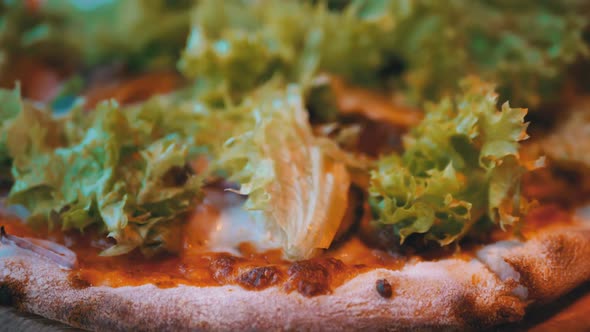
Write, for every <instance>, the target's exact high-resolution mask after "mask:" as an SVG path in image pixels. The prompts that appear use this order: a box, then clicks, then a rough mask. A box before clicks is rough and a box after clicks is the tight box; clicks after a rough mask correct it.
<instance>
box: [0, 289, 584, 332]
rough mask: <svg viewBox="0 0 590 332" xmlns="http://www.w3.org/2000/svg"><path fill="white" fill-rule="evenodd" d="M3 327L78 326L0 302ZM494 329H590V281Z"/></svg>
mask: <svg viewBox="0 0 590 332" xmlns="http://www.w3.org/2000/svg"><path fill="white" fill-rule="evenodd" d="M0 331H7V332H8V331H10V332H13V331H23V332H57V331H79V330H78V329H75V328H72V327H69V326H66V325H64V324H61V323H58V322H54V321H50V320H48V319H44V318H42V317H39V316H34V315H29V314H23V313H20V312H17V311H16V310H14V309H13V308H9V307H2V306H0ZM492 331H533V332H545V331H548V332H550V331H560V332H576V331H590V282H588V283H586V284H585V285H582V286H580V287H578V288H577V289H575V290H574V291H572V292H571V293H569V294H567V295H566V296H564V297H562V298H561V299H559V300H557V301H555V302H553V303H550V304H547V305H544V306H539V307H536V308H532V310H531V311H530V312H529V313H528V314H527V315H526V317H525V320H524V321H523V322H522V323H519V324H510V325H504V326H500V327H496V328H494V329H492Z"/></svg>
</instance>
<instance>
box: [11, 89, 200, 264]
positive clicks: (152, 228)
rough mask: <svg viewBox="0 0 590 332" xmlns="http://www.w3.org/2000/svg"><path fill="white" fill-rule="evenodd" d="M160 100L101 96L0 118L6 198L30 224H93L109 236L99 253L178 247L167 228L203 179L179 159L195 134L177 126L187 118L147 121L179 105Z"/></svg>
mask: <svg viewBox="0 0 590 332" xmlns="http://www.w3.org/2000/svg"><path fill="white" fill-rule="evenodd" d="M163 104H167V105H168V103H165V102H164V101H162V100H161V101H160V102H158V99H155V100H154V101H152V102H148V103H146V104H143V105H139V106H135V107H132V108H129V109H123V108H121V107H119V106H118V105H117V104H116V103H115V102H105V103H103V104H101V105H100V106H99V107H98V108H97V109H95V110H93V111H92V112H90V113H88V114H82V109H81V108H77V109H75V110H73V111H72V113H70V114H67V115H65V116H63V117H60V118H55V117H53V116H52V115H51V113H49V112H46V111H40V110H35V109H33V108H32V107H30V105H25V106H21V107H20V110H19V113H18V114H17V115H16V117H15V118H14V120H12V121H2V123H3V128H2V129H3V131H2V132H1V133H2V134H3V136H2V137H6V138H7V140H6V146H8V151H9V153H8V154H9V157H10V158H11V160H12V176H13V179H14V184H13V186H12V188H11V190H10V194H9V202H10V203H12V204H21V205H23V206H25V207H26V208H27V209H28V210H29V212H30V217H29V221H30V222H38V223H49V225H59V226H60V227H61V229H63V230H68V229H79V230H84V229H86V228H87V227H88V226H89V225H93V224H96V225H99V226H101V228H102V229H103V230H104V231H105V232H106V233H108V236H110V237H112V238H114V239H115V240H116V245H115V246H113V247H111V248H109V249H107V250H106V251H105V252H104V253H103V254H105V255H120V254H124V253H127V252H129V251H131V250H133V249H135V248H139V249H140V250H141V251H142V252H143V253H144V254H146V255H152V254H155V253H157V252H161V251H171V252H174V251H176V250H178V246H179V240H178V239H179V238H178V237H174V234H176V235H178V232H179V231H180V225H181V222H182V218H181V217H182V215H183V214H184V213H186V212H187V211H188V210H189V209H190V208H191V207H192V206H193V204H194V202H195V200H196V199H197V198H198V197H199V193H200V186H201V177H200V176H197V175H195V174H193V172H192V169H191V168H190V167H188V166H187V165H188V163H189V161H190V160H191V158H192V157H193V156H194V155H193V154H191V153H190V148H191V144H193V142H194V139H195V138H194V137H195V136H194V135H193V136H188V135H186V136H184V135H182V132H179V131H177V130H176V128H178V126H180V123H178V122H177V121H182V120H186V117H185V118H181V117H180V116H179V118H180V119H179V120H176V121H175V120H174V119H169V120H168V121H161V122H158V121H150V120H149V119H158V118H160V119H161V118H164V117H165V116H170V115H171V114H172V113H173V112H174V111H176V112H177V113H178V114H179V115H182V114H183V112H187V110H186V108H183V107H180V106H178V107H172V106H174V105H168V106H170V107H158V106H163ZM21 105H22V104H21ZM4 113H11V112H3V115H4ZM187 113H190V112H187ZM192 114H193V117H199V116H200V115H199V113H198V112H193V113H192ZM2 120H4V118H3V119H2ZM5 124H7V125H6V126H4V125H5ZM189 128H190V126H189V127H187V128H186V130H189ZM52 131H54V133H52ZM4 133H7V134H8V135H6V136H5V135H4Z"/></svg>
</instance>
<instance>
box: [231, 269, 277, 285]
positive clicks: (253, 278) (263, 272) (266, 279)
mask: <svg viewBox="0 0 590 332" xmlns="http://www.w3.org/2000/svg"><path fill="white" fill-rule="evenodd" d="M280 279H281V272H280V271H279V270H278V269H277V268H276V267H274V266H262V267H256V268H253V269H251V270H249V271H247V272H244V273H242V274H240V275H239V276H238V280H237V281H238V283H239V284H240V285H241V286H242V287H244V288H246V289H264V288H267V287H269V286H272V285H275V284H277V283H278V282H279V281H280Z"/></svg>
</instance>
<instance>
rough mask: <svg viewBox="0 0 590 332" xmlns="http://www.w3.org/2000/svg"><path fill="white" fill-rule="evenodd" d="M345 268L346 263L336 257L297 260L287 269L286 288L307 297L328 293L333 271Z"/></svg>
mask: <svg viewBox="0 0 590 332" xmlns="http://www.w3.org/2000/svg"><path fill="white" fill-rule="evenodd" d="M344 268H345V267H344V263H342V262H341V261H340V260H338V259H334V258H328V259H316V260H305V261H299V262H295V263H293V264H292V265H291V266H290V267H289V269H288V270H287V275H288V276H289V279H288V281H287V283H286V285H285V288H286V290H287V291H291V290H296V291H298V292H299V293H301V294H302V295H304V296H307V297H312V296H316V295H322V294H328V293H330V292H331V288H330V281H331V275H332V273H335V272H340V271H342V270H343V269H344Z"/></svg>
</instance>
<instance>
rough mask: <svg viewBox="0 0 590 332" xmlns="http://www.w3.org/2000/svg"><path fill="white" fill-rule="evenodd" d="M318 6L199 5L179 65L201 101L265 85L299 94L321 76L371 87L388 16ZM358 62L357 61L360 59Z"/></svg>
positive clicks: (234, 0) (240, 0)
mask: <svg viewBox="0 0 590 332" xmlns="http://www.w3.org/2000/svg"><path fill="white" fill-rule="evenodd" d="M363 8H364V7H361V8H359V6H347V8H346V9H345V10H343V11H342V12H333V11H330V10H329V9H327V8H326V6H325V5H324V3H323V2H319V3H318V4H315V5H314V4H310V3H307V2H301V1H274V0H273V1H260V2H258V1H255V2H251V1H244V0H230V1H214V0H206V1H200V2H199V4H198V5H197V6H196V8H195V12H194V18H193V26H192V29H191V33H190V36H189V39H188V42H187V46H186V49H185V50H184V52H183V55H182V59H181V62H180V64H179V66H180V69H181V71H182V72H183V73H184V74H185V75H186V76H187V77H189V78H195V79H196V81H197V83H196V84H197V89H198V90H199V91H200V92H201V93H202V94H203V95H204V96H207V97H208V98H212V99H215V98H220V97H221V96H223V93H229V94H231V95H232V96H234V97H238V98H240V97H242V96H243V95H244V94H246V93H247V92H248V91H252V90H254V89H255V88H256V87H258V86H261V85H263V84H264V83H265V82H267V81H269V80H270V79H271V78H281V79H284V80H285V81H287V82H298V83H301V84H303V85H304V86H305V85H306V84H308V83H309V82H310V79H311V78H313V77H314V76H315V75H316V74H317V73H319V72H322V71H327V72H331V73H334V74H339V75H342V76H344V77H346V78H348V79H350V80H353V81H356V82H365V83H367V82H375V81H376V80H377V76H376V72H377V71H378V70H379V68H381V67H383V66H384V65H385V61H386V58H385V54H384V52H383V48H384V45H385V43H384V38H387V32H389V31H390V30H391V28H392V27H393V22H392V19H391V17H390V15H389V12H388V11H373V12H371V11H369V10H365V11H363V10H362V9H363ZM359 54H362V56H359Z"/></svg>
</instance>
